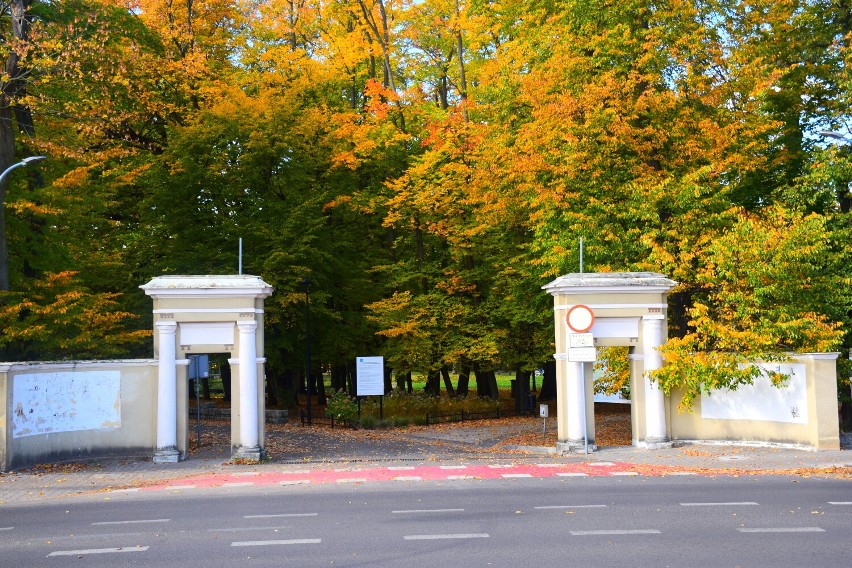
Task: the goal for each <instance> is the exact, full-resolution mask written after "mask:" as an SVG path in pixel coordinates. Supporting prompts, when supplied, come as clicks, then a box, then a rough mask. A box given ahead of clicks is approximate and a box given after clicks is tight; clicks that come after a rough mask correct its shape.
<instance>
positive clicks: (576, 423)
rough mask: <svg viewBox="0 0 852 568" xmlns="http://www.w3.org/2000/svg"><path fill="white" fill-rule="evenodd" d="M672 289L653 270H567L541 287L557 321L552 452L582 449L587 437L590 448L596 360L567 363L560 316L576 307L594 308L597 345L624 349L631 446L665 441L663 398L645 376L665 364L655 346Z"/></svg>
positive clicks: (663, 331)
mask: <svg viewBox="0 0 852 568" xmlns="http://www.w3.org/2000/svg"><path fill="white" fill-rule="evenodd" d="M675 286H677V282H675V281H673V280H669V279H668V278H666V277H665V276H664V275H662V274H657V273H653V272H610V273H592V274H583V273H580V274H566V275H564V276H560V277H559V278H557V279H556V280H554V281H553V282H550V283H549V284H547V285H546V286H543V287H542V288H543V289H544V290H546V291H547V292H549V293H550V294H551V295H552V296H553V302H554V307H553V309H554V318H555V322H556V326H555V327H556V353H555V354H554V358H555V359H556V404H557V414H558V418H557V420H558V422H557V423H558V434H557V444H556V449H557V451H561V452H570V451H579V450H583V449H584V448H585V446H586V440H588V446H589V448H590V449H591V450H594V449H595V443H594V442H595V411H594V408H595V406H594V383H593V376H592V375H593V369H594V362H590V361H587V362H575V361H571V360H569V359H572V357H569V346H568V340H569V335H570V333H569V332H570V331H571V330H570V329H569V327H568V322H567V321H566V316H567V314H568V313H569V311H571V310H572V309H573V308H575V307H576V306H587V307H589V308H590V309H591V311H592V312H593V325H592V327H591V330H590V331H591V333H592V336H593V338H594V346H595V347H607V346H627V347H629V348H630V394H631V404H632V405H633V412H631V426H632V439H633V444H634V445H636V446H639V447H644V448H659V447H665V446H670V445H671V442H670V439H671V434H670V431H669V427H668V424H669V419H668V416H667V406H666V403H665V397H664V396H663V392H662V391H661V390H660V389H659V388H658V387H657V385H656V383H653V382H651V381H650V380H649V379H648V376H647V374H648V373H649V372H650V371H652V370H654V369H659V368H660V367H661V366H662V364H663V360H662V356H661V355H660V352H659V347H660V346H661V345H663V344H664V343H665V342H666V340H667V337H668V325H667V323H666V316H667V310H668V303H667V294H668V292H669V290H671V289H672V288H674V287H675ZM584 416H585V427H584V421H583V417H584ZM584 433H585V434H586V437H585V438H584Z"/></svg>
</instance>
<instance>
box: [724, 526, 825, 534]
mask: <svg viewBox="0 0 852 568" xmlns="http://www.w3.org/2000/svg"><path fill="white" fill-rule="evenodd" d="M737 531H738V532H741V533H814V532H825V529H821V528H819V527H767V528H753V529H746V528H739V529H737Z"/></svg>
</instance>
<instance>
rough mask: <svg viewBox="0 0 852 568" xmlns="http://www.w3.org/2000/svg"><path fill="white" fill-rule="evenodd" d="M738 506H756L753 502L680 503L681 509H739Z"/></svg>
mask: <svg viewBox="0 0 852 568" xmlns="http://www.w3.org/2000/svg"><path fill="white" fill-rule="evenodd" d="M740 505H758V503H755V502H754V501H732V502H728V503H724V502H723V503H681V504H680V506H681V507H739V506H740Z"/></svg>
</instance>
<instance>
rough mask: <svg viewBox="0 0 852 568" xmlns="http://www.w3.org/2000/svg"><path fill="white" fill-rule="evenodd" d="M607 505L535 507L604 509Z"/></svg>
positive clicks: (546, 506)
mask: <svg viewBox="0 0 852 568" xmlns="http://www.w3.org/2000/svg"><path fill="white" fill-rule="evenodd" d="M605 507H606V505H542V506H541V507H535V509H603V508H605Z"/></svg>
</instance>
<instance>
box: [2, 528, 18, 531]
mask: <svg viewBox="0 0 852 568" xmlns="http://www.w3.org/2000/svg"><path fill="white" fill-rule="evenodd" d="M14 528H15V527H0V531H10V530H12V529H14Z"/></svg>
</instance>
